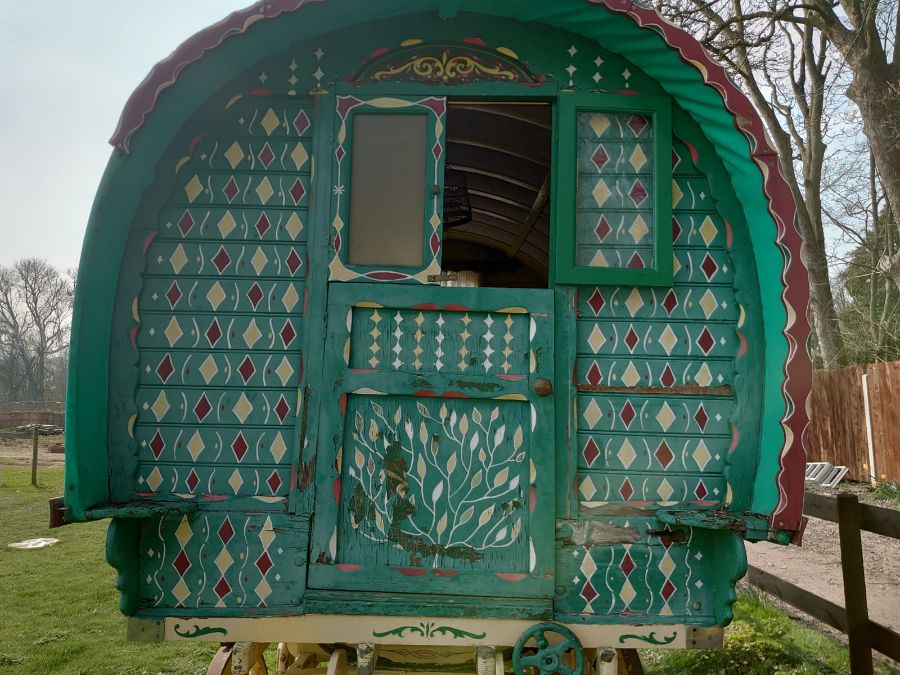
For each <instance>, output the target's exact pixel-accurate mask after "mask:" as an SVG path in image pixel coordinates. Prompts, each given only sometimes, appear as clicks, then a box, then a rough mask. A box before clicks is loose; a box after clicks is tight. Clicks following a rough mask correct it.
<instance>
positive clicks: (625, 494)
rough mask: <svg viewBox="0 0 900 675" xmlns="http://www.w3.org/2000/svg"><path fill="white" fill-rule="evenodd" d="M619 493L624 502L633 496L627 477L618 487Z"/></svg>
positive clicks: (632, 489)
mask: <svg viewBox="0 0 900 675" xmlns="http://www.w3.org/2000/svg"><path fill="white" fill-rule="evenodd" d="M619 495H620V496H621V497H622V499H623V500H625V501H626V502H627V501H628V500H630V499H631V498H632V497H633V496H634V488H633V487H632V486H631V481H630V480H628V479H627V478H626V479H625V480H623V481H622V486H621V487H620V488H619Z"/></svg>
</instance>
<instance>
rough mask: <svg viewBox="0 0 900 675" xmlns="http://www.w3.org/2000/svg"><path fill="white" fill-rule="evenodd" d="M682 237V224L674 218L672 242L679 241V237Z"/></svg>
mask: <svg viewBox="0 0 900 675" xmlns="http://www.w3.org/2000/svg"><path fill="white" fill-rule="evenodd" d="M680 236H681V223H679V222H678V221H677V220H676V219H675V218H672V241H678V237H680Z"/></svg>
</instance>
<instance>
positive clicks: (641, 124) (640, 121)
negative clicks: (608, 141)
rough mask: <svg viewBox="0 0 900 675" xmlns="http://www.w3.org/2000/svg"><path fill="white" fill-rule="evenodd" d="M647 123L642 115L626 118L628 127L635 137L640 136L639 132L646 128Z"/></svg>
mask: <svg viewBox="0 0 900 675" xmlns="http://www.w3.org/2000/svg"><path fill="white" fill-rule="evenodd" d="M648 125H649V122H648V121H647V118H646V117H644V116H643V115H631V116H630V117H629V118H628V127H629V128H630V129H631V130H632V131H633V132H634V135H635V136H640V135H641V132H642V131H643V130H644V129H646V128H647V126H648Z"/></svg>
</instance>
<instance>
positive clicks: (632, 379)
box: [622, 361, 641, 387]
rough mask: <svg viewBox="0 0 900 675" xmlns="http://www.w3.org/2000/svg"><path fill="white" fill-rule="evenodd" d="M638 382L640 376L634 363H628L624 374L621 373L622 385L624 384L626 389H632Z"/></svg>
mask: <svg viewBox="0 0 900 675" xmlns="http://www.w3.org/2000/svg"><path fill="white" fill-rule="evenodd" d="M640 381H641V374H640V373H639V372H638V369H637V368H636V367H635V365H634V362H633V361H629V362H628V365H627V366H626V367H625V372H623V373H622V384H624V385H625V386H626V387H633V386H635V385H636V384H637V383H638V382H640Z"/></svg>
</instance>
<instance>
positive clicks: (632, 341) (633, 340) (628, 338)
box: [625, 326, 640, 354]
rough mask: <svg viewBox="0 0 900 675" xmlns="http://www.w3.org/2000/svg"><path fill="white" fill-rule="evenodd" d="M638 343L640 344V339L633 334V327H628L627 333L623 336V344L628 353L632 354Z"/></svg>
mask: <svg viewBox="0 0 900 675" xmlns="http://www.w3.org/2000/svg"><path fill="white" fill-rule="evenodd" d="M638 342H640V338H639V337H638V334H637V333H636V332H635V330H634V326H628V332H627V333H626V334H625V344H626V345H627V347H628V351H630V352H631V353H632V354H633V353H634V348H635V347H636V346H637V344H638Z"/></svg>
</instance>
